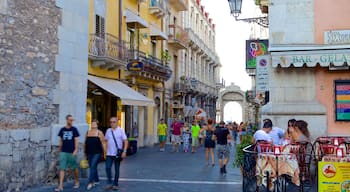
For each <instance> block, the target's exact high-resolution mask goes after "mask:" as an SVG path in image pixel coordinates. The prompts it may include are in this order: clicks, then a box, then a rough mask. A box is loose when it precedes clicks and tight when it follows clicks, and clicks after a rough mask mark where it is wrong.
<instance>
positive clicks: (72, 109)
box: [0, 0, 89, 191]
mask: <svg viewBox="0 0 350 192" xmlns="http://www.w3.org/2000/svg"><path fill="white" fill-rule="evenodd" d="M88 10H89V4H88V2H86V1H83V0H79V1H74V2H70V1H69V2H68V1H61V0H57V1H53V0H50V1H36V0H27V1H17V0H14V1H8V0H1V1H0V21H1V22H0V39H1V46H0V47H1V48H0V55H1V56H0V79H1V80H0V92H1V93H0V183H1V186H0V191H24V190H25V189H26V188H27V187H29V186H32V185H35V184H39V183H40V182H43V181H44V182H46V181H47V180H46V179H47V177H48V172H49V170H50V169H51V168H53V167H55V164H54V162H55V160H56V156H55V155H54V152H55V151H56V148H55V147H52V146H54V145H56V144H57V141H58V140H57V134H58V130H59V128H61V127H63V126H64V125H65V116H66V115H67V114H72V115H73V116H74V118H75V119H76V121H75V126H76V127H78V129H79V131H80V132H81V133H82V132H84V131H86V130H87V128H88V125H87V124H86V122H85V111H86V109H85V106H86V105H85V100H86V87H87V86H86V84H87V81H86V79H87V65H86V63H87V57H86V55H87V51H84V50H87V49H86V47H87V42H88V40H87V39H88V33H87V29H88V19H87V17H88ZM52 163H53V164H52ZM52 166H53V167H52Z"/></svg>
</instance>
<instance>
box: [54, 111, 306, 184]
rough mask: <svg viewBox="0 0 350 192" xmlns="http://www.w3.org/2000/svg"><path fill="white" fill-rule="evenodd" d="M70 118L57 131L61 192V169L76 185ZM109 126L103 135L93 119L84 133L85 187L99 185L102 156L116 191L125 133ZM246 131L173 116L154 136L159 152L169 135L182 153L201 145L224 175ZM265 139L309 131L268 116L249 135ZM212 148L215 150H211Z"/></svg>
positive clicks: (299, 136)
mask: <svg viewBox="0 0 350 192" xmlns="http://www.w3.org/2000/svg"><path fill="white" fill-rule="evenodd" d="M73 121H74V119H73V117H72V116H71V115H67V116H66V126H65V127H63V128H61V130H60V131H59V134H58V136H59V138H60V140H59V147H58V151H59V152H60V154H59V169H60V172H59V186H58V188H56V189H55V191H63V181H64V176H65V171H66V169H67V168H68V167H70V168H71V169H72V170H74V171H73V172H74V176H75V183H74V188H79V179H78V175H79V174H78V173H79V172H78V163H77V153H78V148H79V139H78V138H79V136H80V135H79V131H78V129H77V128H75V127H74V126H73ZM110 124H111V126H110V128H109V129H107V131H106V133H105V135H104V134H103V132H102V131H100V130H99V129H98V121H97V120H93V121H92V123H91V128H90V129H89V131H87V133H86V135H85V142H84V156H85V157H84V158H85V159H87V160H88V165H89V168H90V169H89V179H88V185H87V187H86V189H87V190H90V189H91V188H93V187H94V186H96V185H98V184H99V177H98V172H97V165H98V163H99V162H100V161H101V159H105V160H106V162H105V166H106V167H105V168H106V175H107V180H108V184H109V185H108V187H106V189H112V190H117V189H118V180H119V167H120V162H121V161H122V160H123V158H125V157H126V152H127V148H128V140H127V136H126V134H125V132H124V130H123V129H122V128H120V127H119V126H118V118H117V117H112V118H110ZM247 132H252V130H251V126H249V125H248V124H246V123H243V122H242V123H240V124H239V125H238V124H237V123H236V122H233V123H228V124H226V123H225V122H224V121H221V122H219V123H218V124H217V123H215V122H214V121H213V120H212V119H208V120H207V121H203V120H202V121H198V120H194V121H192V122H191V124H190V123H188V122H181V121H180V120H179V119H177V118H176V119H175V120H174V122H173V123H172V124H171V125H170V133H169V132H168V125H167V124H166V123H165V122H164V119H161V120H160V123H159V124H158V138H159V146H160V149H159V150H160V151H161V152H164V151H165V144H166V141H167V138H168V137H167V136H168V134H170V136H171V137H170V138H171V143H172V151H171V152H173V153H175V152H180V151H183V152H184V153H188V152H190V151H191V152H192V153H196V152H197V149H198V147H200V146H204V148H205V163H206V164H207V165H208V166H210V165H211V166H213V167H214V166H215V152H216V156H217V157H216V158H217V159H218V164H219V168H220V173H221V174H223V175H225V174H226V172H227V171H226V165H227V164H228V161H229V156H230V146H231V145H232V144H233V145H235V144H236V143H238V142H240V141H241V140H242V137H244V136H245V135H246V134H247ZM260 141H263V142H268V143H271V144H273V145H287V144H289V143H292V142H301V141H307V142H309V141H310V132H309V130H308V124H307V122H305V121H303V120H295V119H291V120H289V121H288V127H287V129H286V131H285V130H284V129H281V128H278V127H275V126H273V123H272V121H271V120H270V119H264V120H263V126H262V128H261V129H260V130H257V131H256V132H255V133H254V135H253V142H254V143H257V142H260ZM214 149H216V150H214ZM113 165H114V180H113V181H112V171H111V169H112V166H113Z"/></svg>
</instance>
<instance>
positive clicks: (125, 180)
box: [27, 146, 242, 192]
mask: <svg viewBox="0 0 350 192" xmlns="http://www.w3.org/2000/svg"><path fill="white" fill-rule="evenodd" d="M167 147H168V148H167V149H168V150H167V151H166V152H158V148H143V149H140V150H139V151H138V153H137V154H136V155H133V156H129V157H127V159H126V160H125V161H123V163H122V165H121V176H120V177H121V178H120V182H119V185H120V190H119V191H128V192H141V191H142V192H144V191H147V192H159V191H167V192H177V191H179V192H180V191H191V192H192V191H193V192H195V191H201V192H202V191H230V192H241V191H242V189H241V180H242V178H241V174H240V171H239V169H238V168H233V166H232V159H231V161H230V163H229V165H228V167H227V168H228V174H227V175H226V176H221V175H220V173H219V167H218V165H217V164H216V165H215V167H212V166H207V165H206V164H205V160H204V148H203V147H202V148H200V149H199V150H198V152H197V153H195V154H191V153H182V152H180V153H170V146H167ZM232 155H233V151H231V157H232ZM104 168H105V166H104V163H100V164H99V175H100V179H101V184H100V185H98V186H97V187H95V188H93V189H92V190H90V191H105V189H104V188H105V187H106V176H105V169H104ZM80 182H81V184H80V188H79V189H72V187H73V182H72V181H69V182H65V186H64V187H65V189H64V191H86V185H87V179H85V178H82V179H81V180H80ZM55 187H56V186H37V187H33V188H31V189H29V190H27V192H44V191H45V192H47V191H53V190H54V188H55Z"/></svg>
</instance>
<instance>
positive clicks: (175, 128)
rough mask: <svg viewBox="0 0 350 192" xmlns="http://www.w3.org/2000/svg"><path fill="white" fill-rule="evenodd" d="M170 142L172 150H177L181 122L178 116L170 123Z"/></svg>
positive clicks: (179, 141) (180, 134) (180, 133)
mask: <svg viewBox="0 0 350 192" xmlns="http://www.w3.org/2000/svg"><path fill="white" fill-rule="evenodd" d="M171 133H172V134H171V142H172V144H173V150H172V152H179V145H180V143H181V136H182V124H181V122H180V121H179V119H178V118H176V119H175V120H174V122H173V123H172V124H171Z"/></svg>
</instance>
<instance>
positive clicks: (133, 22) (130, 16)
mask: <svg viewBox="0 0 350 192" xmlns="http://www.w3.org/2000/svg"><path fill="white" fill-rule="evenodd" d="M124 16H125V17H126V24H127V25H129V26H130V27H134V28H147V27H148V23H147V21H145V20H144V19H142V18H141V17H140V16H138V15H136V14H135V13H133V12H132V11H130V10H128V9H127V10H125V13H124Z"/></svg>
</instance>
